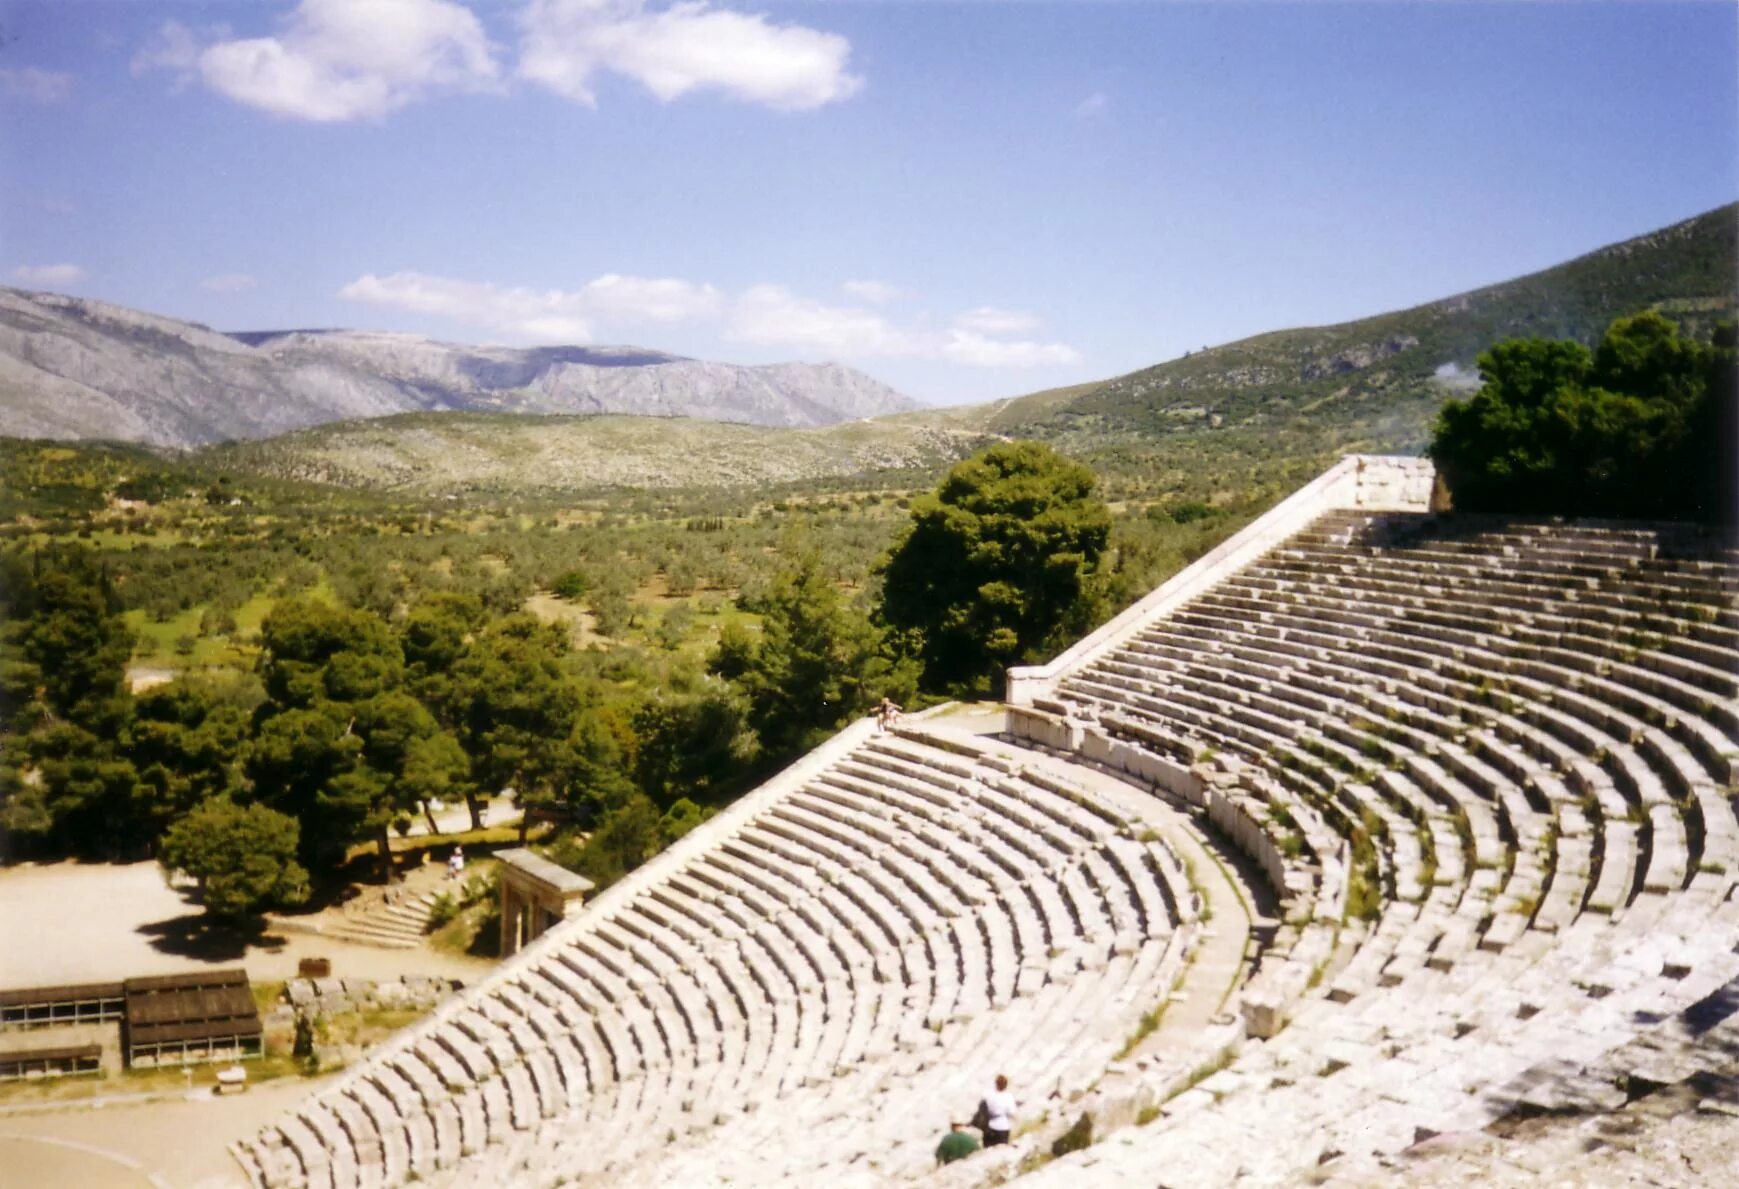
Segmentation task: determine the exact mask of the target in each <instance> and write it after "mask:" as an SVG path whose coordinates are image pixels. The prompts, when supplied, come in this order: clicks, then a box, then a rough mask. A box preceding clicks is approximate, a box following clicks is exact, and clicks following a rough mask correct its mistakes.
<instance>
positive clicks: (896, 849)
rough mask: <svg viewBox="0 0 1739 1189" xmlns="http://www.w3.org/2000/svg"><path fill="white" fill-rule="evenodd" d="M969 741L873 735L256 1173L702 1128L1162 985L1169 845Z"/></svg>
mask: <svg viewBox="0 0 1739 1189" xmlns="http://www.w3.org/2000/svg"><path fill="white" fill-rule="evenodd" d="M963 749H964V750H965V751H967V752H968V754H961V751H962V750H963ZM970 752H971V749H970V747H969V746H967V745H965V744H962V743H959V742H951V743H950V744H949V745H948V746H947V747H941V746H936V745H934V744H930V743H928V742H926V741H925V739H924V738H923V737H922V736H921V735H916V736H914V735H889V736H884V737H881V738H873V739H870V740H868V741H866V742H865V743H864V744H863V745H861V746H859V747H857V748H855V749H854V750H853V751H852V752H850V753H849V755H848V756H847V757H846V758H845V759H843V760H842V761H841V762H838V763H836V764H834V765H831V766H829V767H828V768H827V769H826V770H825V771H823V772H820V773H817V774H815V775H813V776H811V777H810V778H809V779H808V780H806V781H804V782H803V783H802V784H801V785H800V786H798V787H796V788H794V789H793V790H792V791H791V792H790V793H789V794H788V795H785V796H783V797H780V798H779V799H778V800H777V801H775V802H774V803H772V804H769V805H766V806H764V807H762V808H761V811H760V812H758V813H756V814H754V815H753V816H752V817H751V818H749V819H747V820H745V821H744V822H743V823H742V824H740V826H739V827H738V828H737V829H735V830H733V831H730V832H729V833H727V834H725V835H723V836H722V837H721V838H720V839H719V841H718V844H717V845H716V846H713V847H711V848H710V849H708V850H706V851H704V852H702V853H700V854H699V855H697V856H696V857H694V858H693V859H691V860H690V861H689V862H687V863H686V864H685V865H683V866H682V867H680V869H673V870H671V871H670V872H668V873H667V875H666V877H665V878H664V879H662V880H659V881H657V882H656V883H653V884H651V885H650V886H649V887H648V888H646V889H645V890H644V891H643V893H642V894H640V895H638V896H636V897H634V898H632V899H629V900H617V901H615V902H613V903H606V904H601V905H597V906H594V907H593V908H591V909H588V912H587V914H586V916H585V918H583V920H582V922H580V923H577V925H576V926H565V927H562V928H559V929H558V930H556V931H554V932H553V933H552V934H550V935H548V936H547V937H546V938H544V939H540V941H539V942H538V943H536V944H534V945H533V946H532V947H531V948H530V949H528V951H527V952H526V955H525V957H524V958H523V959H521V960H519V961H516V962H514V963H512V964H510V966H509V967H508V968H507V969H506V970H504V971H503V972H502V975H501V976H500V977H499V978H496V979H493V980H491V982H490V983H489V984H486V985H485V986H484V987H482V988H480V989H479V990H478V991H477V992H475V993H473V994H470V995H467V996H466V997H465V1000H464V1002H462V1003H461V1004H459V1005H457V1007H456V1008H455V1009H454V1010H451V1011H445V1012H443V1013H441V1014H440V1016H439V1017H438V1019H437V1020H435V1021H434V1022H432V1023H431V1025H430V1026H428V1027H425V1028H423V1029H420V1030H418V1032H417V1033H416V1034H415V1035H413V1036H412V1037H410V1038H407V1039H406V1040H404V1041H402V1042H398V1043H395V1044H393V1045H390V1046H387V1047H386V1049H385V1050H384V1051H382V1052H381V1053H379V1054H378V1055H377V1056H375V1057H374V1058H372V1059H371V1060H370V1061H369V1062H368V1063H367V1064H366V1066H364V1067H363V1068H362V1069H359V1070H357V1071H353V1072H352V1073H349V1074H346V1075H344V1076H343V1077H342V1078H341V1079H340V1082H339V1084H338V1085H336V1086H335V1087H333V1088H332V1089H331V1090H329V1091H327V1092H325V1093H323V1094H320V1095H318V1096H316V1097H315V1098H314V1099H313V1100H312V1101H310V1102H309V1103H308V1104H307V1105H305V1106H304V1107H303V1108H302V1109H301V1110H300V1111H299V1112H297V1113H296V1114H295V1115H294V1116H292V1117H291V1118H289V1119H286V1120H285V1121H284V1122H283V1123H281V1124H279V1125H278V1126H277V1127H275V1128H273V1129H269V1130H268V1132H267V1133H266V1134H265V1135H264V1136H263V1137H262V1139H261V1141H259V1142H258V1143H257V1144H255V1145H253V1147H252V1148H251V1149H249V1151H248V1154H247V1155H248V1161H249V1162H250V1163H251V1165H252V1166H253V1168H254V1169H255V1170H256V1171H257V1173H258V1179H259V1180H260V1181H261V1182H262V1183H264V1184H271V1185H276V1184H304V1183H306V1184H319V1185H327V1184H332V1185H344V1186H349V1185H368V1186H372V1185H376V1184H380V1185H389V1184H396V1183H400V1182H402V1181H403V1180H405V1179H407V1178H408V1177H412V1176H416V1177H421V1178H427V1177H430V1176H433V1175H436V1174H437V1173H440V1174H441V1175H446V1174H447V1172H451V1171H452V1170H453V1169H454V1168H455V1167H457V1166H458V1165H461V1164H464V1165H467V1166H469V1165H473V1164H475V1165H478V1167H481V1166H482V1164H486V1163H488V1162H489V1161H491V1160H507V1161H509V1162H510V1163H511V1162H512V1161H516V1160H529V1159H532V1157H533V1156H534V1155H535V1153H536V1151H537V1150H538V1148H539V1145H538V1144H529V1145H528V1143H527V1142H526V1140H525V1137H526V1135H527V1134H528V1133H540V1134H541V1133H543V1132H546V1131H547V1132H549V1136H550V1137H551V1138H553V1137H555V1136H559V1135H561V1134H563V1133H564V1129H565V1130H568V1131H571V1130H572V1129H574V1128H580V1129H581V1130H582V1131H589V1130H591V1129H593V1128H607V1129H608V1131H607V1134H610V1135H611V1136H619V1135H624V1134H625V1135H628V1136H639V1137H642V1138H645V1137H651V1136H656V1135H662V1134H664V1132H665V1130H666V1129H667V1127H666V1125H668V1129H669V1130H675V1131H684V1130H687V1129H690V1128H694V1127H705V1126H707V1125H709V1124H710V1120H712V1119H713V1118H714V1117H716V1116H719V1115H723V1114H726V1113H728V1112H730V1111H731V1110H738V1109H743V1108H744V1107H745V1106H747V1107H749V1108H751V1109H752V1108H753V1107H754V1106H756V1105H757V1104H761V1103H766V1102H771V1101H773V1100H775V1099H778V1098H780V1097H781V1096H782V1095H789V1094H790V1092H791V1091H792V1090H793V1089H795V1088H797V1087H799V1086H803V1085H813V1084H815V1083H817V1082H819V1081H824V1080H826V1079H830V1078H833V1077H834V1076H836V1075H838V1074H841V1073H849V1072H850V1071H852V1070H853V1069H855V1068H858V1067H862V1066H874V1065H876V1064H877V1063H886V1062H887V1061H888V1060H892V1059H895V1058H897V1057H898V1056H899V1055H900V1054H901V1053H909V1052H911V1051H913V1048H914V1046H924V1045H926V1044H927V1043H929V1042H930V1041H931V1039H933V1038H934V1037H935V1036H937V1035H938V1031H937V1030H939V1029H940V1030H947V1029H953V1028H956V1027H957V1022H958V1021H965V1020H972V1019H975V1018H978V1017H979V1016H980V1015H982V1014H983V1013H985V1012H987V1011H995V1010H1003V1009H1008V1008H1009V1007H1010V1005H1013V1004H1016V1003H1018V1002H1021V1001H1024V1000H1030V999H1033V997H1034V996H1035V995H1037V994H1039V993H1040V992H1041V991H1047V989H1049V990H1048V994H1049V995H1050V998H1052V999H1055V998H1057V997H1058V996H1059V995H1060V994H1063V992H1064V991H1065V989H1066V988H1067V987H1068V986H1069V985H1070V983H1071V981H1072V980H1071V979H1070V977H1068V976H1069V974H1070V970H1071V968H1072V969H1073V970H1074V971H1082V970H1086V971H1095V972H1097V971H1103V970H1105V969H1106V968H1107V966H1108V963H1117V964H1119V968H1120V969H1122V970H1123V972H1124V974H1125V975H1129V974H1130V973H1131V972H1133V971H1135V970H1136V969H1137V968H1138V967H1139V969H1140V970H1141V971H1142V972H1143V973H1142V974H1141V976H1140V977H1139V978H1137V979H1136V981H1135V982H1134V983H1132V984H1129V985H1130V986H1132V987H1135V988H1137V989H1140V988H1146V987H1147V986H1148V983H1149V982H1151V981H1152V980H1153V979H1156V978H1158V977H1160V974H1159V967H1160V966H1161V965H1162V964H1163V962H1164V960H1165V955H1167V954H1168V953H1171V952H1172V951H1173V950H1174V949H1175V948H1176V947H1177V946H1178V945H1179V944H1181V943H1180V941H1179V939H1178V938H1177V937H1176V935H1175V926H1176V923H1177V920H1178V917H1179V914H1180V913H1187V911H1188V906H1187V905H1186V904H1185V903H1184V902H1185V901H1186V900H1187V899H1188V896H1189V893H1188V890H1187V882H1186V880H1185V878H1184V874H1183V872H1182V870H1181V868H1180V867H1179V865H1178V864H1177V862H1176V860H1175V857H1173V856H1171V855H1170V854H1169V851H1167V850H1166V849H1165V848H1164V847H1163V846H1161V845H1159V844H1158V843H1156V842H1155V841H1152V840H1147V841H1142V840H1138V839H1137V838H1136V837H1135V836H1134V834H1133V832H1132V830H1131V829H1130V827H1129V826H1128V824H1127V823H1125V822H1124V821H1123V820H1122V819H1121V817H1119V816H1118V815H1117V814H1116V813H1114V812H1112V811H1110V810H1108V809H1107V808H1105V807H1104V806H1102V805H1100V804H1098V803H1097V802H1096V801H1095V799H1094V798H1093V797H1092V796H1091V795H1090V794H1087V793H1086V792H1085V791H1084V790H1081V789H1078V788H1074V787H1072V786H1070V785H1069V784H1068V782H1067V781H1064V780H1061V779H1059V778H1058V777H1056V776H1055V775H1052V774H1046V773H1043V772H1038V773H1028V772H1027V771H1025V769H1024V768H1023V766H1022V765H1021V764H1019V763H1018V762H1015V761H1011V760H1010V759H1009V758H1008V757H1007V756H1006V755H1004V754H1003V753H1001V752H997V751H993V750H989V749H987V750H986V751H984V753H983V754H981V755H974V754H970ZM1174 960H1175V959H1174ZM1064 963H1069V964H1070V967H1065V966H1064V965H1063V964H1064ZM1167 977H1168V978H1169V976H1167ZM1089 984H1091V986H1089ZM1093 988H1097V990H1094V989H1093ZM1124 990H1125V985H1124V983H1123V982H1118V981H1115V980H1107V979H1105V978H1101V977H1098V976H1097V975H1095V976H1094V977H1092V978H1087V979H1085V980H1084V981H1083V982H1082V987H1081V988H1079V991H1080V994H1082V995H1087V996H1088V997H1089V998H1090V999H1093V1000H1094V1002H1096V1003H1097V1002H1098V1001H1099V1000H1102V999H1104V998H1106V997H1115V996H1116V995H1118V994H1121V993H1123V992H1124ZM1131 993H1132V994H1133V993H1134V992H1131ZM1095 997H1096V998H1095ZM1047 1002H1048V1001H1047ZM1136 1014H1137V1015H1138V1014H1139V1011H1137V1012H1136ZM1095 1018H1096V1017H1095V1015H1094V1013H1093V1012H1088V1013H1087V1014H1086V1015H1085V1016H1084V1017H1083V1020H1082V1021H1081V1023H1082V1024H1083V1026H1085V1024H1086V1023H1090V1022H1091V1021H1092V1020H1093V1019H1095ZM1114 1018H1115V1017H1114ZM1038 1051H1040V1050H1038V1049H1035V1050H1034V1052H1038ZM1047 1051H1048V1050H1047ZM1052 1056H1053V1057H1058V1056H1059V1055H1058V1054H1055V1053H1053V1054H1052ZM654 1123H656V1124H657V1127H656V1128H654V1127H653V1124H654ZM551 1128H553V1130H551ZM622 1142H627V1141H625V1140H624V1141H622ZM648 1142H650V1141H648ZM596 1147H597V1145H593V1148H594V1149H596ZM630 1155H632V1153H631V1152H629V1151H627V1150H626V1149H623V1148H622V1144H621V1143H617V1144H616V1145H614V1147H613V1148H612V1156H611V1158H612V1159H621V1158H626V1157H627V1156H630ZM597 1158H598V1154H597V1153H596V1152H595V1151H594V1152H593V1155H592V1156H591V1157H588V1159H590V1160H592V1162H593V1164H591V1165H588V1166H587V1167H593V1166H594V1165H596V1161H597ZM479 1162H482V1164H480V1163H479ZM582 1163H584V1162H583V1161H582ZM599 1167H601V1166H599ZM469 1175H471V1174H469V1173H467V1174H466V1176H469ZM461 1179H463V1178H461Z"/></svg>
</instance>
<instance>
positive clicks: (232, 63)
mask: <svg viewBox="0 0 1739 1189" xmlns="http://www.w3.org/2000/svg"><path fill="white" fill-rule="evenodd" d="M154 69H168V70H171V71H176V72H179V73H180V74H181V75H182V77H183V78H185V77H188V76H190V75H193V74H197V76H198V77H199V78H200V79H201V80H202V81H203V82H204V83H205V85H206V86H208V87H210V88H211V89H212V90H214V91H216V92H218V93H219V94H222V95H225V96H228V97H229V98H231V99H234V100H235V101H237V102H238V103H245V104H248V105H250V106H252V107H258V108H261V109H263V110H265V111H269V112H271V113H272V114H274V115H278V116H284V117H286V118H290V119H298V120H313V121H320V122H336V121H343V120H356V119H379V118H381V117H382V116H385V115H387V114H388V113H389V112H392V111H396V110H397V109H398V108H401V107H404V106H405V105H406V104H409V103H414V102H416V101H417V100H419V99H423V98H425V97H427V96H429V95H431V94H434V93H438V92H441V91H480V90H489V89H492V88H493V87H494V86H496V83H497V76H498V70H497V66H496V63H495V57H494V47H493V46H491V45H490V42H489V39H488V37H487V36H486V35H485V34H484V32H483V26H482V24H481V23H480V22H479V21H478V20H477V17H476V14H474V13H473V12H472V11H471V10H470V9H468V8H465V7H464V6H462V5H459V4H454V3H451V2H449V0H302V2H301V3H300V4H299V5H297V7H296V9H295V11H294V12H292V13H290V15H289V16H288V17H286V18H285V19H284V21H283V26H282V28H281V29H280V31H279V33H278V35H277V36H275V37H253V38H243V39H239V40H227V39H223V40H218V41H216V42H215V43H214V44H211V45H207V46H204V47H203V48H202V47H201V46H200V44H199V39H198V38H196V37H195V36H194V35H193V34H192V32H191V31H189V30H188V29H187V28H186V27H185V26H182V25H179V24H177V23H176V22H174V21H170V22H168V23H167V24H165V25H164V26H163V27H162V28H161V29H160V30H159V31H158V33H157V35H156V36H155V37H154V38H153V39H152V40H151V41H150V42H147V43H146V45H144V46H143V47H141V48H140V50H139V52H138V53H137V54H135V55H134V57H133V71H134V73H135V74H140V73H144V72H146V71H149V70H154Z"/></svg>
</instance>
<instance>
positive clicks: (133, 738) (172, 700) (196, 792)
mask: <svg viewBox="0 0 1739 1189" xmlns="http://www.w3.org/2000/svg"><path fill="white" fill-rule="evenodd" d="M134 707H135V714H134V717H133V725H132V730H131V731H130V732H129V740H130V747H129V749H128V756H129V758H131V760H132V762H133V765H134V767H135V768H137V769H138V773H139V781H138V785H137V786H136V787H135V789H134V791H133V796H134V798H135V800H136V802H137V813H138V816H139V817H140V818H141V819H142V820H143V821H145V822H146V823H148V828H149V830H150V833H151V834H152V835H153V836H156V835H159V834H161V833H162V832H163V831H164V830H166V829H167V828H168V827H169V825H170V824H171V823H173V822H174V821H176V820H177V819H179V818H181V817H183V816H185V815H186V814H187V813H188V812H189V811H190V810H192V809H193V808H194V807H195V806H197V805H199V804H200V803H202V802H204V801H208V800H210V799H212V798H213V797H220V796H225V795H227V794H230V793H232V792H235V791H237V790H238V789H239V788H240V785H241V759H242V753H243V750H244V748H245V747H246V743H247V736H248V712H247V710H246V709H244V707H243V705H242V703H241V702H240V701H239V700H237V699H235V698H233V697H225V696H224V695H223V694H222V693H220V691H219V690H217V689H215V688H213V687H211V686H209V685H206V684H204V683H201V682H199V681H196V680H193V679H190V678H185V677H184V678H182V679H180V680H178V681H172V682H170V683H169V684H167V685H160V686H158V687H157V688H155V689H151V690H147V691H146V692H145V693H143V694H140V695H139V696H138V698H137V699H136V700H135V702H134Z"/></svg>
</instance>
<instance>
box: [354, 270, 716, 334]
mask: <svg viewBox="0 0 1739 1189" xmlns="http://www.w3.org/2000/svg"><path fill="white" fill-rule="evenodd" d="M338 296H340V297H343V298H346V299H348V300H350V301H360V302H367V303H369V304H371V305H380V306H388V307H391V308H393V309H400V310H409V311H411V312H413V313H418V314H434V315H436V316H438V317H442V318H450V319H452V320H453V321H455V322H461V323H464V324H466V325H470V326H481V327H485V328H487V329H489V330H492V331H495V332H497V333H501V334H506V335H510V336H513V337H515V338H520V339H529V340H533V341H536V342H567V343H584V342H590V341H591V339H592V324H593V322H594V321H605V322H680V321H686V320H690V319H696V318H704V317H709V316H711V315H713V314H716V313H717V312H718V311H719V309H720V308H721V306H722V304H723V303H722V299H721V298H720V295H719V292H718V290H716V289H714V288H713V287H712V286H711V285H697V284H694V283H692V282H690V281H682V280H675V279H670V278H647V277H624V276H619V275H617V274H615V273H608V274H605V275H604V276H601V277H598V278H597V279H596V280H594V281H591V282H589V283H588V284H587V285H585V286H584V287H583V288H581V289H577V290H566V289H528V288H523V287H516V286H505V285H496V284H492V283H490V282H487V281H460V280H454V279H453V278H450V277H435V276H429V275H427V274H425V273H418V272H396V273H392V274H390V275H388V276H384V277H380V276H375V275H374V274H373V273H370V274H368V275H366V276H362V277H358V278H357V279H356V280H354V281H352V282H350V284H348V285H346V286H344V288H342V289H340V290H339V291H338Z"/></svg>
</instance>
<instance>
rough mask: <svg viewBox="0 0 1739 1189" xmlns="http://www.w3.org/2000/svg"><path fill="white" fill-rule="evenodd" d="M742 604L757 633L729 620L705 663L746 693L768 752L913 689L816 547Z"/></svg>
mask: <svg viewBox="0 0 1739 1189" xmlns="http://www.w3.org/2000/svg"><path fill="white" fill-rule="evenodd" d="M743 605H744V607H745V609H746V610H753V611H758V612H760V614H761V634H760V636H759V637H758V638H757V637H756V636H754V635H752V634H751V633H749V632H748V631H746V630H745V629H743V628H741V627H739V626H737V625H735V624H732V625H729V626H728V627H727V628H726V630H725V631H724V632H723V633H721V635H720V639H719V646H718V648H717V650H716V651H715V652H714V653H713V655H712V657H711V659H710V660H709V662H708V668H709V669H710V670H711V671H712V672H714V673H716V674H718V675H720V676H723V677H726V678H728V679H729V680H730V681H732V682H733V683H734V684H735V685H736V686H737V688H738V689H740V690H741V691H742V692H743V694H744V696H745V697H746V698H747V700H748V704H749V712H748V719H749V725H750V726H751V727H753V728H754V730H755V734H756V735H757V737H758V738H759V739H760V741H761V746H762V748H763V749H764V750H765V751H767V752H769V753H771V754H773V755H776V756H784V755H790V754H794V753H796V752H799V751H803V750H805V749H806V748H809V747H811V746H813V745H814V744H815V743H817V742H819V741H820V740H821V739H822V738H824V737H825V736H827V735H829V734H831V733H832V732H833V731H835V730H836V729H838V727H839V725H840V724H841V723H843V722H844V721H845V720H846V719H848V718H851V717H853V716H855V715H858V714H861V713H863V712H864V711H866V710H867V709H869V708H870V707H871V706H873V705H875V703H876V702H877V701H878V700H879V699H880V698H881V697H882V696H884V695H887V696H890V697H893V698H894V699H895V700H896V701H903V700H904V699H906V698H907V697H909V696H910V694H911V691H912V687H913V685H914V681H915V676H916V674H915V673H914V672H913V666H912V665H910V664H904V665H897V664H895V663H894V662H893V661H892V660H890V659H889V658H888V656H887V655H886V654H885V652H884V651H883V648H882V638H881V633H880V632H879V631H878V630H877V629H876V627H875V625H874V624H872V623H871V622H870V620H869V617H868V616H866V615H864V614H863V613H862V612H860V611H858V610H857V609H855V608H854V607H852V606H851V605H850V604H849V603H848V602H847V601H846V599H845V597H844V595H842V594H841V593H840V591H839V589H838V587H836V586H835V585H834V584H833V583H831V582H829V581H828V580H827V577H826V575H825V573H824V572H823V570H822V566H821V559H820V557H819V555H817V554H816V553H815V552H814V551H812V550H809V551H805V552H803V553H802V554H800V555H799V557H798V561H797V565H796V567H795V568H794V569H790V570H786V571H784V572H782V573H780V574H779V575H778V576H777V577H775V578H774V580H773V582H772V584H771V585H770V586H769V587H768V588H767V590H766V592H765V593H764V594H762V595H761V596H760V597H758V598H756V599H754V600H752V601H751V600H744V601H743Z"/></svg>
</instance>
